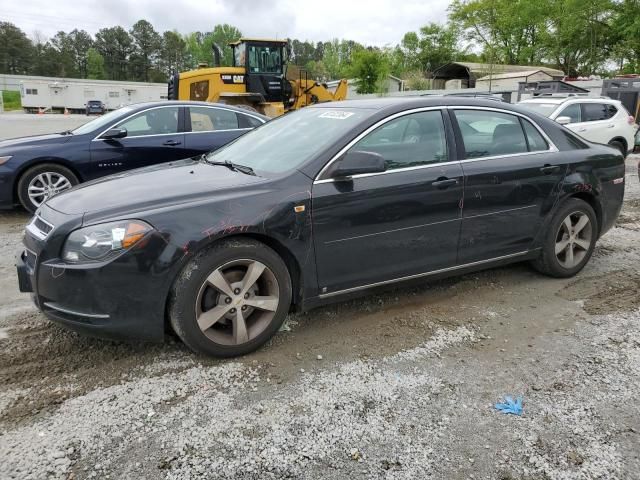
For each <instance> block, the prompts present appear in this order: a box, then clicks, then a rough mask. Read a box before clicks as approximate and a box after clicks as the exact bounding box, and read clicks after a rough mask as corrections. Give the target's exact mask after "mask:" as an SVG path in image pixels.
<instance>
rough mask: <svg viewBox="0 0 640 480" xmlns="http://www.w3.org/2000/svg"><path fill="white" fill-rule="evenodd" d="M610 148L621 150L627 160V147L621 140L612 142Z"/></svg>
mask: <svg viewBox="0 0 640 480" xmlns="http://www.w3.org/2000/svg"><path fill="white" fill-rule="evenodd" d="M609 146H610V147H613V148H615V149H616V150H619V151H620V153H621V154H622V156H623V157H624V158H627V147H625V146H624V143H622V142H621V141H620V140H611V141H610V142H609Z"/></svg>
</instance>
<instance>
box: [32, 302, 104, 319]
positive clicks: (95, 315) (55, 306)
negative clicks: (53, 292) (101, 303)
mask: <svg viewBox="0 0 640 480" xmlns="http://www.w3.org/2000/svg"><path fill="white" fill-rule="evenodd" d="M43 305H44V306H45V307H48V308H50V309H51V310H56V311H58V312H62V313H66V314H68V315H74V316H76V317H86V318H100V319H107V318H109V315H107V314H103V313H82V312H76V311H75V310H69V309H68V308H63V307H61V306H59V305H58V304H56V303H54V302H44V303H43Z"/></svg>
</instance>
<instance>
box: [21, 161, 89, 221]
mask: <svg viewBox="0 0 640 480" xmlns="http://www.w3.org/2000/svg"><path fill="white" fill-rule="evenodd" d="M47 183H48V184H49V185H50V186H51V188H50V189H49V188H48V187H47ZM78 183H80V182H79V180H78V177H77V176H76V175H75V174H74V173H73V172H72V171H71V170H69V169H68V168H67V167H63V166H62V165H58V164H56V163H42V164H39V165H36V166H35V167H31V168H30V169H28V170H27V171H26V172H24V173H23V174H22V175H21V176H20V179H19V180H18V185H17V187H16V189H17V192H18V200H20V203H21V204H22V206H23V207H24V208H26V209H27V210H28V211H30V212H31V213H33V212H35V211H36V210H37V209H38V207H39V206H40V205H41V204H42V203H44V202H45V201H46V200H48V199H49V198H51V197H52V196H53V195H56V194H58V193H60V192H62V191H64V190H68V189H69V188H71V187H73V186H74V185H77V184H78ZM55 185H57V187H55V188H54V186H55ZM30 188H31V192H32V196H30V195H29V190H30ZM39 192H43V193H42V194H40V195H36V194H38V193H39ZM47 192H48V193H47Z"/></svg>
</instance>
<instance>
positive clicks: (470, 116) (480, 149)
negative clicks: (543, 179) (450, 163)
mask: <svg viewBox="0 0 640 480" xmlns="http://www.w3.org/2000/svg"><path fill="white" fill-rule="evenodd" d="M455 115H456V119H457V121H458V124H459V126H460V132H461V134H462V141H463V142H464V149H465V152H466V157H465V158H479V157H491V156H494V155H508V154H513V153H524V152H526V151H527V141H526V140H525V136H524V132H523V130H522V126H521V125H520V120H519V119H518V117H517V116H516V115H510V114H508V113H500V112H493V111H484V110H455Z"/></svg>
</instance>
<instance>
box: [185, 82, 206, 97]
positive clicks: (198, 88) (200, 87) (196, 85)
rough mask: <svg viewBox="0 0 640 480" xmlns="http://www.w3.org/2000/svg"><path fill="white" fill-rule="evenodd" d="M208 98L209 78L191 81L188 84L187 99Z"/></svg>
mask: <svg viewBox="0 0 640 480" xmlns="http://www.w3.org/2000/svg"><path fill="white" fill-rule="evenodd" d="M207 98H209V80H203V81H201V82H193V83H192V84H191V85H190V86H189V100H198V101H203V102H204V101H206V100H207Z"/></svg>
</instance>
